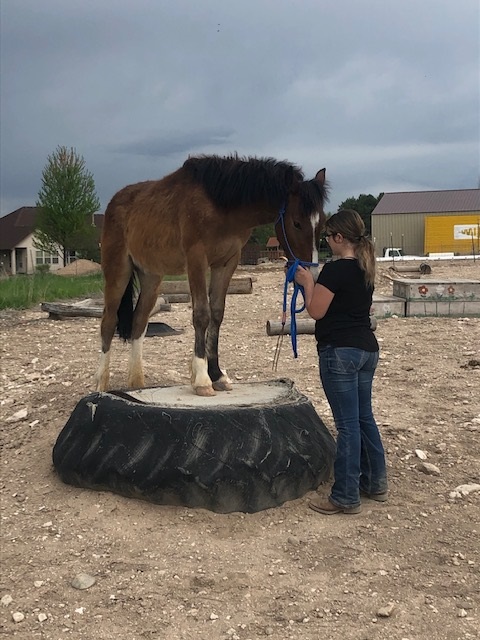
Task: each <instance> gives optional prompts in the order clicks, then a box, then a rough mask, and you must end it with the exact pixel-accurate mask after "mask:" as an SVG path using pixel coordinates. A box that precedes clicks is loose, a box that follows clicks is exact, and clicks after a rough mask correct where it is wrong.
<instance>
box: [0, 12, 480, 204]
mask: <svg viewBox="0 0 480 640" xmlns="http://www.w3.org/2000/svg"><path fill="white" fill-rule="evenodd" d="M0 11H1V16H0V17H1V26H0V28H1V34H0V35H1V76H2V86H1V105H0V106H1V116H2V117H1V121H0V127H1V130H0V135H1V141H0V154H1V157H0V161H1V167H2V168H1V173H0V191H1V208H0V213H1V214H2V215H3V214H5V213H8V212H9V211H11V210H13V209H14V208H16V207H17V206H21V205H24V204H25V205H28V204H33V203H34V202H35V199H36V195H37V192H38V189H39V187H40V178H41V171H42V169H43V167H44V165H45V162H46V159H47V156H48V155H49V154H50V153H52V151H53V150H54V149H55V148H56V146H57V145H59V144H63V145H67V146H74V147H76V149H77V151H78V152H79V153H81V154H82V155H83V156H84V158H85V161H86V163H87V167H88V168H89V169H90V170H91V171H92V172H93V174H94V176H95V181H96V185H97V191H98V193H99V196H100V199H101V201H102V206H103V207H104V206H106V203H107V202H108V200H109V199H110V197H111V196H112V195H113V193H114V192H115V191H116V190H118V189H119V188H121V187H122V186H124V185H125V184H129V183H132V182H136V181H139V180H147V179H152V178H160V177H162V176H163V175H165V174H167V173H169V172H170V171H172V170H175V169H176V168H177V167H178V166H180V165H181V164H182V163H183V161H184V160H185V158H186V157H187V156H188V154H189V153H220V154H227V153H231V152H234V151H237V152H239V153H240V154H245V155H257V156H266V155H268V156H273V157H278V158H279V159H288V160H290V161H292V162H294V163H296V164H298V165H300V166H302V167H303V169H304V170H305V173H306V174H307V175H314V174H315V172H316V171H317V170H318V169H319V168H321V167H324V166H325V167H326V168H327V174H328V176H329V179H330V182H331V184H332V192H331V203H330V208H331V210H334V209H335V208H336V206H337V205H338V204H339V202H341V201H342V200H343V199H345V198H346V197H348V196H351V195H358V194H359V193H365V192H367V193H368V192H374V193H375V192H379V191H385V190H400V189H403V188H411V189H415V188H417V189H443V188H445V189H447V188H449V189H451V188H465V187H476V186H477V185H478V175H479V157H478V145H479V119H478V112H479V109H480V103H479V82H478V77H479V72H480V65H479V35H478V27H477V25H478V19H479V7H478V3H477V1H476V0H458V2H456V3H452V2H449V1H447V0H422V2H418V0H405V1H404V2H402V3H393V2H385V1H384V0H362V2H358V0H342V2H341V3H340V2H337V1H336V0H322V2H319V1H318V0H302V2H301V3H300V2H287V1H285V0H243V1H242V2H225V1H224V0H203V1H202V2H197V1H196V0H175V2H171V0H156V1H154V0H136V2H135V3H133V2H131V1H130V0H116V2H114V3H112V2H110V1H109V0H108V1H107V0H96V2H95V3H93V2H90V1H83V0H71V1H70V2H65V1H64V0H43V1H42V2H37V1H36V0H14V1H13V0H6V1H5V2H2V3H1V4H0Z"/></svg>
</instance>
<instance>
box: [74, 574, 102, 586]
mask: <svg viewBox="0 0 480 640" xmlns="http://www.w3.org/2000/svg"><path fill="white" fill-rule="evenodd" d="M95 582H96V579H95V578H94V577H93V576H90V575H88V573H78V574H77V575H76V576H75V578H74V579H73V580H72V582H71V585H72V587H73V588H74V589H89V588H90V587H92V586H93V585H94V584H95Z"/></svg>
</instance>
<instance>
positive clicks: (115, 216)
mask: <svg viewBox="0 0 480 640" xmlns="http://www.w3.org/2000/svg"><path fill="white" fill-rule="evenodd" d="M194 208H195V215H193V210H194ZM210 208H211V207H210V203H209V201H208V198H207V197H206V194H205V192H204V190H203V189H202V187H201V186H200V185H198V184H196V183H195V182H193V181H192V180H191V179H190V178H189V176H188V175H186V173H185V171H184V170H183V169H178V170H177V171H175V172H174V173H171V174H169V175H167V176H165V177H164V178H162V179H161V180H149V181H145V182H138V183H135V184H131V185H128V186H126V187H124V188H123V189H120V191H118V192H117V193H116V194H115V195H114V196H113V198H112V199H111V201H110V202H109V204H108V206H107V209H106V211H105V221H104V226H103V234H102V246H105V247H106V251H107V250H108V249H107V247H112V251H113V247H114V246H115V247H116V250H118V251H121V249H122V248H123V250H124V252H125V253H126V254H128V255H129V256H130V257H131V258H132V260H133V262H134V263H135V264H136V265H137V266H138V267H140V268H141V269H144V270H145V271H150V272H153V273H161V272H163V273H165V272H166V271H168V272H169V273H170V274H171V275H173V274H179V273H184V272H185V268H186V258H185V250H186V248H188V246H189V245H190V244H191V243H192V242H195V241H198V239H199V237H200V236H201V234H202V227H201V224H199V223H200V221H201V218H202V213H201V212H202V211H203V212H204V211H206V210H207V209H210Z"/></svg>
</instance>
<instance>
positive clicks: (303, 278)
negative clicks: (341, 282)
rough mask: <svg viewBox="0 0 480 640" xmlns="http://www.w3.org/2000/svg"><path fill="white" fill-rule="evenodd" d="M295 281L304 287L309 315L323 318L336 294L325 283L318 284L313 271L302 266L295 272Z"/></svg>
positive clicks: (316, 318)
mask: <svg viewBox="0 0 480 640" xmlns="http://www.w3.org/2000/svg"><path fill="white" fill-rule="evenodd" d="M295 282H296V283H297V284H299V285H301V286H302V287H303V291H304V295H305V308H306V310H307V311H308V314H309V316H310V317H311V318H313V319H314V320H320V319H321V318H323V316H324V315H325V314H326V313H327V311H328V307H329V306H330V304H331V302H332V300H333V297H334V295H335V294H334V293H333V292H332V291H330V289H327V287H324V286H323V284H316V283H315V282H314V280H313V275H312V273H311V271H309V270H308V269H305V268H304V267H301V266H299V267H298V268H297V270H296V272H295Z"/></svg>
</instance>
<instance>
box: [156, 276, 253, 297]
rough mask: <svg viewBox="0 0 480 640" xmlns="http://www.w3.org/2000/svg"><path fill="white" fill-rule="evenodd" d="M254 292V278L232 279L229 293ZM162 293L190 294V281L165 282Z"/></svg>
mask: <svg viewBox="0 0 480 640" xmlns="http://www.w3.org/2000/svg"><path fill="white" fill-rule="evenodd" d="M252 290H253V279H252V278H248V277H245V278H232V279H231V280H230V284H229V286H228V289H227V293H252ZM160 293H164V294H165V295H167V296H168V295H170V294H176V293H190V286H189V284H188V280H163V281H162V284H161V285H160Z"/></svg>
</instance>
